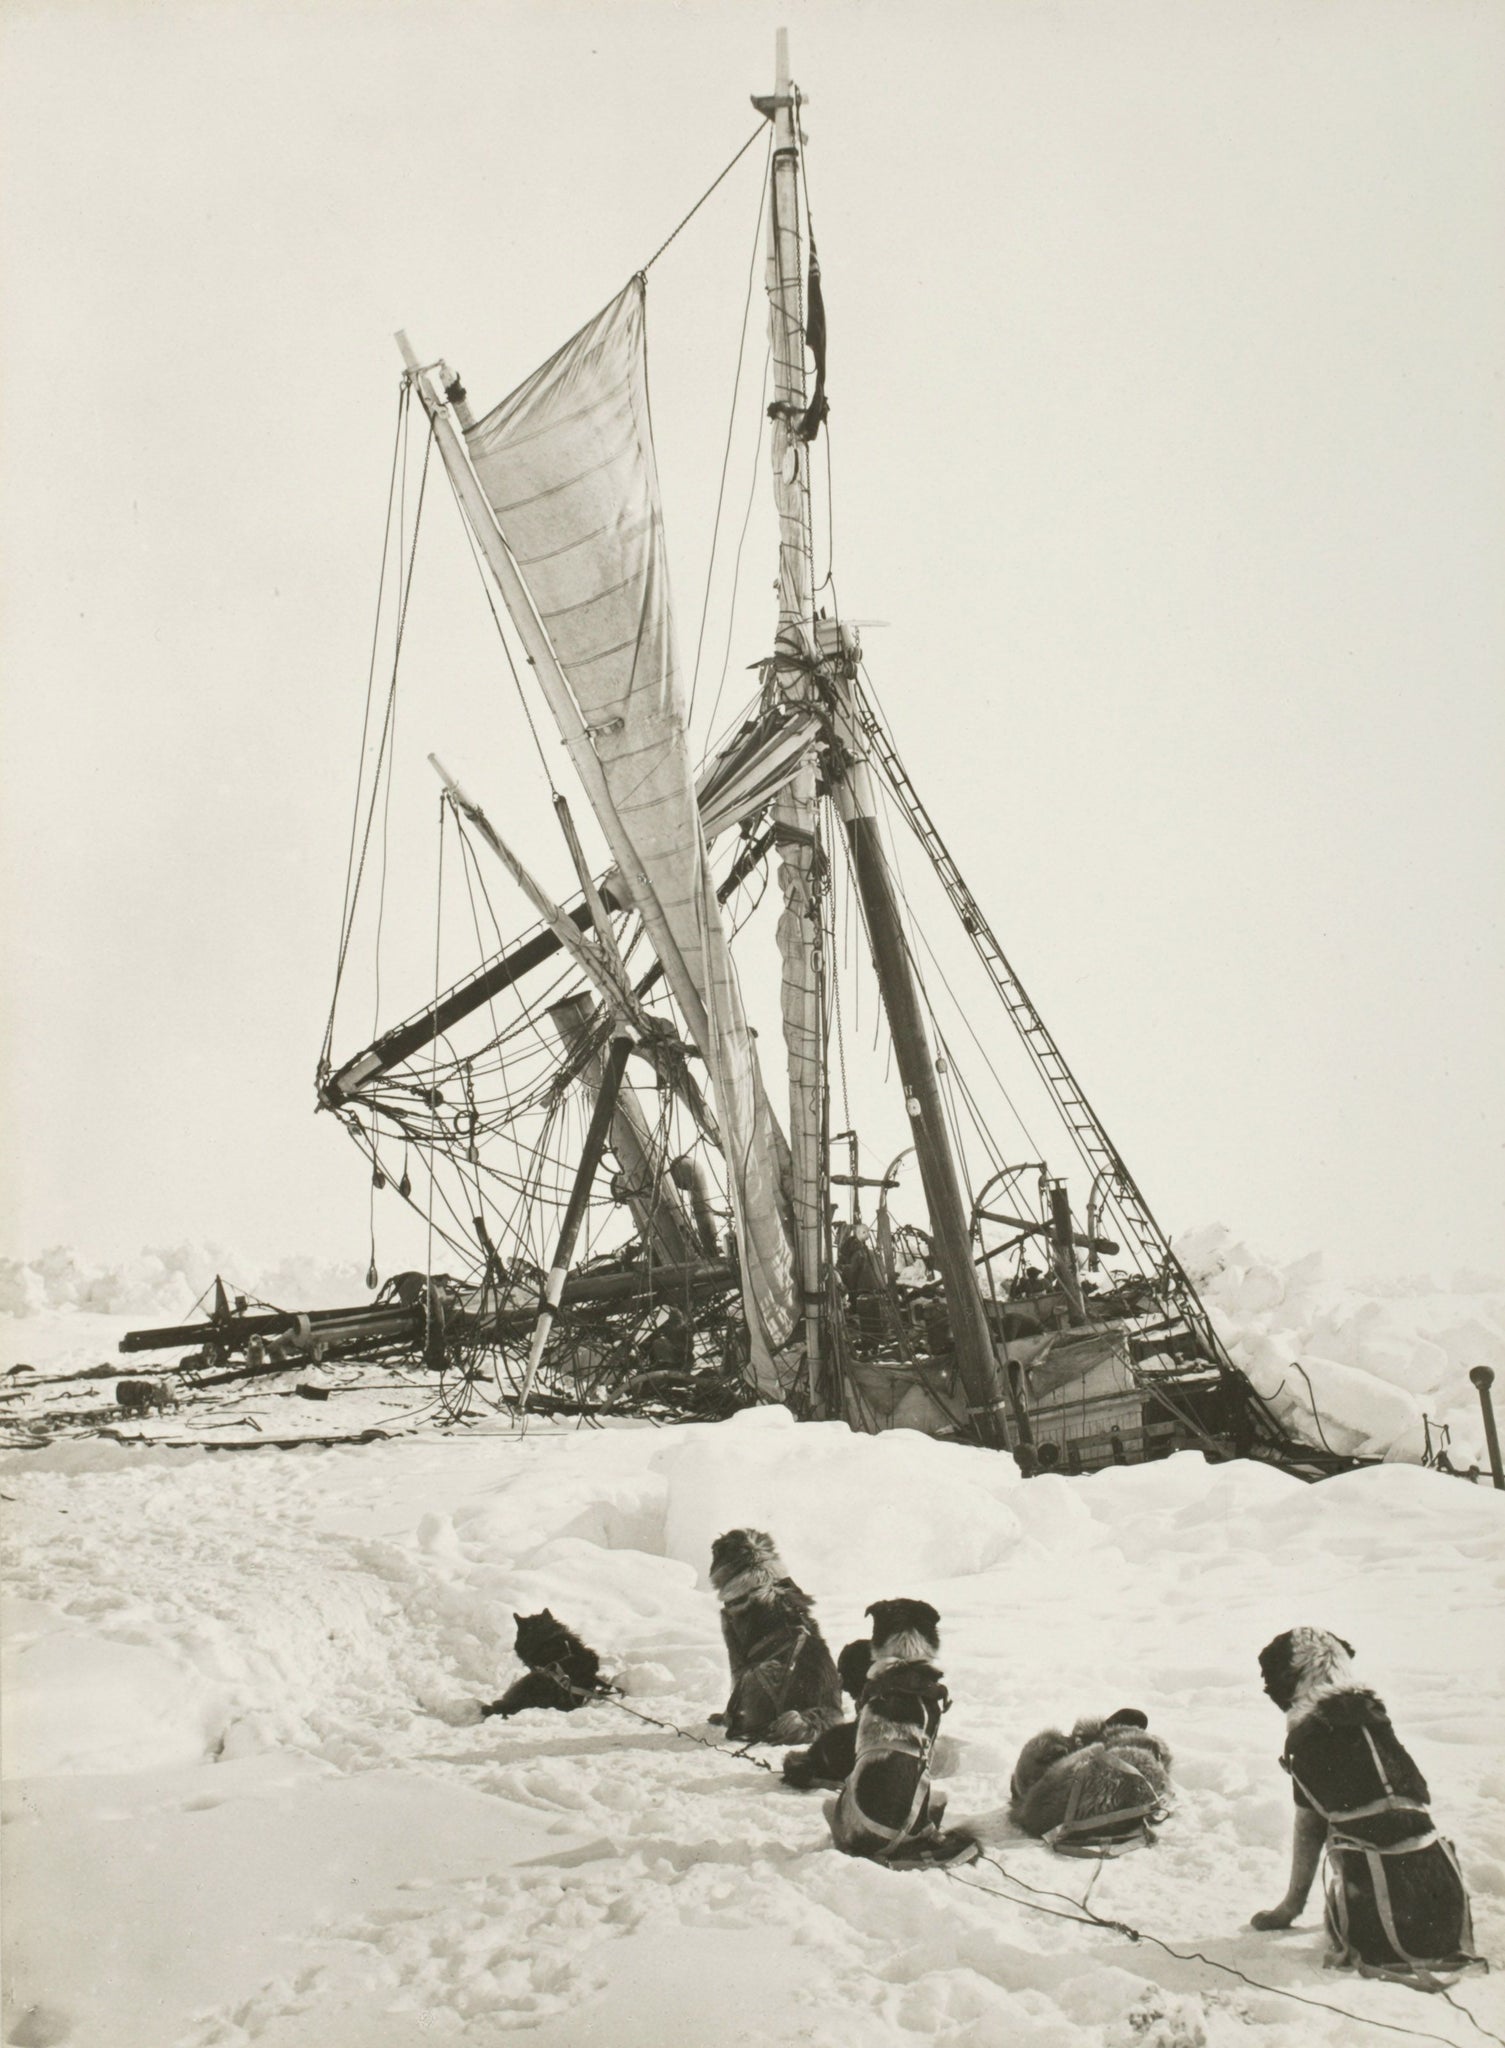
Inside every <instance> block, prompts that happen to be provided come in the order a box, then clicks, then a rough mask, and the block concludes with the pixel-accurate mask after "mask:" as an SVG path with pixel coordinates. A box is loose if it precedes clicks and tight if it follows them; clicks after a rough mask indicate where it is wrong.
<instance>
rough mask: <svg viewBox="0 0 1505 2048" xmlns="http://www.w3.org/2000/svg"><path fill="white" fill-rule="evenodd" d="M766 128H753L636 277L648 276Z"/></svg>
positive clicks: (762, 123)
mask: <svg viewBox="0 0 1505 2048" xmlns="http://www.w3.org/2000/svg"><path fill="white" fill-rule="evenodd" d="M768 127H769V124H768V122H767V121H762V120H760V121H759V123H758V125H757V127H756V128H754V130H753V132H752V134H751V135H749V136H748V138H747V140H746V142H744V143H743V145H742V147H741V148H740V149H739V150H738V151H737V154H736V155H735V156H734V157H733V158H732V160H731V162H730V163H729V164H728V165H727V167H726V169H725V170H724V171H721V172H719V173H718V174H717V176H716V177H714V178H713V179H712V180H711V182H710V184H709V185H707V186H706V188H705V190H704V192H702V193H701V195H700V197H699V198H698V199H697V200H696V202H695V204H694V205H693V206H692V207H691V208H690V210H689V212H688V213H687V214H686V215H685V217H684V219H683V220H682V221H681V222H680V224H679V226H678V227H677V228H675V229H674V230H673V231H672V233H670V234H667V235H666V236H665V237H664V239H663V241H661V242H660V243H659V245H658V247H657V248H656V249H655V250H654V252H653V254H652V255H651V256H650V257H649V258H648V261H647V262H646V263H644V264H643V265H642V266H641V267H640V268H639V270H638V272H637V275H638V276H639V277H646V276H647V275H648V273H649V271H650V270H651V269H652V268H653V266H654V264H655V263H657V261H658V259H659V257H660V256H662V255H663V253H664V251H665V250H666V249H667V248H668V246H669V244H670V243H671V242H672V241H673V240H674V239H675V237H676V236H677V235H680V234H682V233H683V232H684V230H685V229H686V228H687V227H688V226H689V225H690V222H691V221H692V220H693V219H694V218H695V216H696V214H697V213H699V211H700V209H701V207H702V206H704V205H705V203H706V201H707V200H708V199H709V198H710V196H711V194H712V193H713V192H714V191H715V189H716V187H717V186H718V185H719V184H720V183H721V181H722V179H723V178H725V177H728V176H729V175H730V174H731V172H733V171H734V170H735V169H736V168H737V166H738V164H740V163H741V161H742V159H743V157H745V156H746V155H747V152H748V151H749V150H750V149H751V148H752V146H753V144H754V143H755V142H756V141H757V139H758V137H759V136H760V135H761V134H762V133H763V132H764V130H765V128H768ZM769 132H770V134H771V133H772V130H771V129H770V130H769Z"/></svg>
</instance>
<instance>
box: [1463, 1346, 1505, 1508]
mask: <svg viewBox="0 0 1505 2048" xmlns="http://www.w3.org/2000/svg"><path fill="white" fill-rule="evenodd" d="M1469 1378H1470V1379H1471V1380H1472V1381H1473V1383H1474V1385H1475V1386H1476V1387H1477V1388H1478V1389H1479V1407H1480V1409H1481V1411H1482V1412H1483V1416H1484V1441H1485V1443H1486V1444H1487V1445H1488V1447H1489V1469H1490V1471H1491V1473H1492V1474H1493V1475H1494V1482H1495V1487H1496V1489H1497V1491H1499V1492H1500V1493H1505V1468H1502V1466H1501V1464H1500V1432H1499V1430H1498V1429H1496V1427H1495V1404H1494V1400H1493V1397H1492V1396H1491V1394H1490V1391H1489V1390H1490V1388H1491V1387H1492V1386H1493V1385H1494V1383H1495V1376H1494V1373H1493V1372H1492V1371H1491V1370H1490V1368H1489V1367H1488V1366H1487V1365H1476V1366H1475V1367H1474V1369H1473V1371H1472V1372H1471V1373H1470V1374H1469Z"/></svg>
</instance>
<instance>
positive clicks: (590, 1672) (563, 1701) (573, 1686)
mask: <svg viewBox="0 0 1505 2048" xmlns="http://www.w3.org/2000/svg"><path fill="white" fill-rule="evenodd" d="M512 1619H513V1620H514V1621H515V1622H516V1623H517V1640H516V1644H515V1648H516V1650H517V1654H518V1656H519V1657H520V1658H521V1659H522V1661H523V1662H524V1664H526V1665H527V1666H528V1669H527V1671H526V1672H525V1673H524V1674H523V1676H522V1677H521V1678H519V1679H515V1680H514V1681H513V1683H512V1684H511V1685H509V1686H508V1688H507V1690H506V1691H505V1692H504V1693H503V1694H502V1696H501V1698H500V1699H499V1700H493V1701H492V1702H491V1704H490V1705H489V1706H486V1707H483V1708H482V1709H481V1714H482V1717H483V1718H484V1717H485V1716H487V1715H490V1714H500V1715H503V1716H509V1715H512V1714H520V1713H522V1711H523V1709H524V1708H525V1707H554V1708H557V1709H558V1711H559V1712H560V1713H562V1714H571V1713H573V1712H574V1710H575V1708H576V1707H580V1706H584V1704H585V1702H586V1700H587V1699H588V1698H589V1697H590V1696H591V1695H592V1694H593V1693H596V1694H599V1693H603V1692H606V1691H609V1690H610V1688H609V1687H607V1686H604V1685H603V1684H602V1682H601V1676H600V1672H601V1659H600V1658H599V1657H598V1656H597V1655H596V1653H595V1651H594V1650H591V1649H588V1648H587V1647H586V1645H585V1644H584V1643H582V1642H581V1640H580V1638H579V1636H577V1635H576V1634H575V1632H574V1630H573V1629H568V1628H566V1627H565V1625H564V1623H563V1622H562V1621H560V1620H559V1619H558V1618H557V1616H555V1615H553V1614H551V1613H550V1612H549V1610H548V1608H547V1607H546V1608H545V1609H544V1610H543V1612H542V1614H514V1615H513V1617H512Z"/></svg>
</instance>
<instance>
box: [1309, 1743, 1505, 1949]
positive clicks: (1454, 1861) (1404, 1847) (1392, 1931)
mask: <svg viewBox="0 0 1505 2048" xmlns="http://www.w3.org/2000/svg"><path fill="white" fill-rule="evenodd" d="M1359 1732H1360V1734H1361V1735H1362V1736H1363V1738H1364V1740H1365V1742H1366V1743H1367V1744H1368V1747H1369V1754H1370V1757H1371V1759H1372V1761H1373V1763H1374V1770H1375V1776H1376V1777H1377V1778H1378V1779H1379V1782H1380V1785H1381V1787H1382V1788H1383V1789H1382V1791H1381V1794H1380V1797H1379V1798H1378V1799H1369V1800H1366V1801H1365V1802H1364V1804H1363V1805H1362V1806H1349V1807H1345V1808H1342V1809H1341V1810H1332V1809H1329V1808H1328V1807H1325V1806H1323V1805H1322V1803H1321V1801H1320V1800H1318V1799H1317V1798H1315V1797H1314V1796H1313V1794H1312V1792H1311V1791H1310V1789H1309V1788H1308V1787H1307V1786H1306V1785H1304V1784H1303V1783H1302V1782H1301V1779H1300V1778H1299V1777H1298V1776H1297V1774H1296V1771H1295V1769H1294V1767H1293V1766H1292V1764H1291V1762H1290V1759H1289V1758H1288V1757H1284V1756H1283V1757H1282V1758H1281V1760H1280V1761H1281V1765H1282V1767H1283V1768H1284V1769H1285V1770H1286V1771H1287V1772H1288V1773H1289V1775H1290V1779H1291V1783H1292V1784H1293V1785H1294V1786H1295V1787H1296V1789H1297V1790H1298V1791H1299V1792H1300V1793H1301V1796H1302V1798H1303V1799H1305V1801H1306V1803H1307V1805H1308V1806H1310V1808H1311V1809H1312V1811H1313V1813H1315V1814H1316V1815H1317V1817H1318V1818H1319V1819H1320V1820H1322V1821H1324V1822H1325V1823H1326V1826H1327V1840H1326V1842H1325V1843H1324V1845H1323V1846H1324V1852H1325V1855H1326V1858H1327V1868H1328V1878H1329V1883H1328V1887H1327V1906H1328V1912H1327V1922H1328V1929H1329V1932H1330V1934H1331V1936H1332V1939H1333V1941H1334V1942H1335V1944H1336V1949H1335V1953H1334V1954H1332V1955H1331V1956H1329V1957H1328V1959H1327V1960H1328V1966H1329V1967H1330V1968H1333V1969H1358V1970H1360V1971H1361V1972H1362V1973H1363V1974H1365V1975H1366V1976H1381V1977H1383V1976H1399V1977H1404V1978H1406V1979H1408V1980H1414V1981H1417V1982H1419V1983H1421V1984H1422V1985H1423V1988H1425V1989H1428V1990H1431V1989H1436V1988H1439V1986H1438V1981H1437V1979H1436V1977H1435V1975H1434V1972H1435V1971H1436V1970H1437V1969H1438V1968H1439V1967H1440V1968H1442V1969H1447V1968H1448V1967H1449V1966H1451V1967H1452V1968H1454V1969H1457V1968H1462V1967H1467V1966H1469V1965H1474V1964H1479V1963H1482V1961H1483V1958H1482V1957H1481V1956H1478V1955H1476V1954H1475V1953H1474V1949H1473V1939H1474V1929H1473V1918H1472V1915H1471V1913H1470V1911H1469V1903H1468V1889H1467V1887H1466V1886H1465V1884H1464V1882H1463V1872H1462V1871H1461V1870H1460V1869H1459V1867H1458V1857H1457V1853H1456V1851H1455V1850H1454V1848H1453V1845H1452V1843H1451V1842H1450V1841H1448V1839H1447V1838H1446V1836H1445V1835H1440V1834H1439V1833H1438V1832H1437V1829H1436V1828H1435V1827H1434V1826H1433V1824H1432V1816H1431V1814H1430V1813H1429V1812H1428V1811H1427V1809H1426V1808H1425V1807H1424V1806H1418V1804H1417V1803H1416V1801H1415V1800H1414V1799H1408V1798H1406V1797H1405V1795H1404V1794H1403V1793H1399V1792H1397V1791H1396V1790H1395V1788H1394V1786H1393V1785H1392V1784H1391V1782H1390V1774H1389V1772H1388V1771H1387V1770H1386V1769H1385V1765H1384V1760H1383V1758H1382V1757H1381V1756H1380V1753H1379V1749H1378V1748H1377V1746H1376V1744H1375V1740H1374V1737H1373V1736H1372V1735H1371V1734H1370V1732H1369V1730H1368V1729H1367V1728H1361V1729H1360V1730H1359ZM1382 1813H1403V1814H1409V1815H1411V1816H1412V1817H1413V1818H1414V1819H1415V1821H1416V1823H1417V1826H1416V1831H1415V1833H1413V1834H1409V1835H1403V1836H1402V1837H1401V1839H1400V1840H1399V1841H1398V1842H1388V1843H1385V1844H1384V1845H1383V1846H1382V1845H1380V1844H1377V1843H1374V1842H1369V1841H1366V1840H1365V1839H1364V1837H1363V1836H1362V1835H1355V1834H1351V1833H1348V1832H1345V1831H1346V1830H1347V1829H1350V1828H1351V1827H1352V1826H1353V1825H1354V1823H1355V1822H1357V1821H1365V1820H1372V1819H1374V1817H1375V1816H1376V1815H1377V1814H1382ZM1431 1848H1438V1849H1440V1850H1441V1851H1442V1854H1443V1855H1444V1857H1446V1859H1447V1861H1448V1863H1449V1864H1451V1866H1452V1869H1453V1874H1454V1876H1455V1877H1456V1878H1457V1880H1458V1889H1459V1892H1460V1894H1461V1896H1462V1901H1463V1924H1462V1927H1461V1929H1460V1939H1459V1944H1458V1947H1457V1949H1456V1951H1454V1953H1453V1954H1451V1955H1449V1956H1443V1957H1439V1956H1416V1955H1412V1953H1411V1951H1410V1950H1409V1949H1408V1948H1407V1947H1406V1945H1405V1943H1404V1942H1403V1941H1402V1940H1401V1938H1400V1932H1399V1929H1398V1928H1397V1926H1396V1921H1395V1905H1394V1901H1393V1900H1392V1898H1391V1895H1390V1873H1389V1866H1390V1864H1391V1863H1393V1862H1394V1861H1395V1860H1396V1859H1397V1858H1399V1857H1402V1856H1417V1855H1420V1854H1421V1853H1422V1852H1423V1851H1424V1850H1427V1849H1431ZM1346 1858H1351V1859H1353V1860H1354V1861H1355V1862H1358V1863H1361V1864H1362V1865H1363V1867H1364V1868H1365V1869H1366V1871H1367V1872H1368V1876H1369V1884H1370V1889H1371V1891H1372V1894H1373V1897H1374V1908H1375V1912H1376V1913H1377V1914H1378V1916H1379V1922H1380V1926H1381V1927H1382V1928H1383V1930H1384V1934H1385V1939H1386V1941H1388V1942H1389V1944H1390V1947H1391V1950H1392V1952H1393V1953H1394V1955H1395V1956H1396V1958H1397V1959H1398V1961H1399V1962H1400V1963H1401V1964H1402V1965H1403V1968H1402V1969H1400V1970H1389V1969H1387V1968H1386V1967H1385V1966H1384V1965H1383V1964H1374V1963H1369V1962H1366V1961H1365V1959H1364V1957H1363V1956H1362V1955H1361V1954H1360V1952H1359V1950H1358V1949H1357V1948H1356V1947H1355V1945H1354V1943H1353V1941H1352V1939H1351V1936H1350V1928H1349V1898H1348V1884H1347V1882H1346V1878H1347V1870H1346V1868H1345V1859H1346Z"/></svg>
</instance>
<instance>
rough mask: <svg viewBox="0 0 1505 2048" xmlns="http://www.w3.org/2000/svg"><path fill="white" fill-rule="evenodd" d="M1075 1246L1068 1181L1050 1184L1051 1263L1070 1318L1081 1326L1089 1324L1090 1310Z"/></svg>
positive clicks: (1055, 1181)
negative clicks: (1084, 1296) (1085, 1298)
mask: <svg viewBox="0 0 1505 2048" xmlns="http://www.w3.org/2000/svg"><path fill="white" fill-rule="evenodd" d="M1074 1243H1075V1232H1074V1231H1073V1230H1072V1227H1071V1196H1070V1194H1069V1192H1068V1191H1067V1187H1066V1183H1065V1181H1064V1180H1053V1181H1052V1182H1051V1183H1050V1263H1051V1265H1052V1267H1053V1268H1054V1269H1055V1276H1056V1278H1057V1280H1059V1281H1060V1283H1061V1292H1062V1293H1063V1294H1064V1295H1065V1297H1066V1309H1067V1314H1068V1316H1069V1318H1070V1320H1071V1322H1072V1323H1073V1324H1076V1325H1080V1324H1082V1323H1085V1322H1086V1320H1087V1309H1086V1304H1085V1303H1084V1302H1083V1300H1082V1278H1081V1275H1080V1274H1079V1273H1078V1272H1077V1269H1076V1253H1075V1252H1074V1251H1073V1250H1072V1246H1073V1244H1074Z"/></svg>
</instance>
